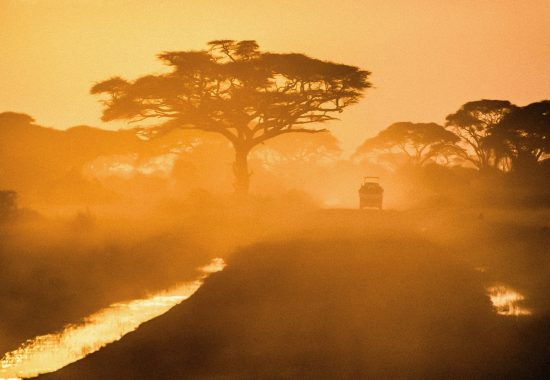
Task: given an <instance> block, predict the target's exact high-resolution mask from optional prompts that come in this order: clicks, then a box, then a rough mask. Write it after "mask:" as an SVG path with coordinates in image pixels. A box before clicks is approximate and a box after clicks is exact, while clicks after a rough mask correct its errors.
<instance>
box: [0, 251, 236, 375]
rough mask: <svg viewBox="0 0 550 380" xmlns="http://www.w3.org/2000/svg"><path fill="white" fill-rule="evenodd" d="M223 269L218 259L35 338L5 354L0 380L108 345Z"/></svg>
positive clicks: (34, 371) (39, 370)
mask: <svg viewBox="0 0 550 380" xmlns="http://www.w3.org/2000/svg"><path fill="white" fill-rule="evenodd" d="M224 266H225V264H224V262H223V260H222V259H214V260H213V261H212V263H211V264H210V265H209V266H207V267H204V268H201V269H202V270H203V271H204V272H205V275H204V276H202V277H201V278H200V279H198V280H197V281H194V282H191V283H186V284H184V285H181V286H179V287H177V288H174V289H172V290H169V291H166V292H162V293H160V294H156V295H154V296H152V297H150V298H147V299H142V300H136V301H132V302H127V303H117V304H113V305H111V306H110V307H109V308H107V309H104V310H101V311H99V312H98V313H96V314H93V315H92V316H90V317H88V318H86V319H85V320H84V322H83V323H82V324H78V325H70V326H67V327H66V328H65V330H64V331H63V332H61V333H59V334H48V335H42V336H39V337H36V338H35V339H32V340H29V341H27V342H26V343H24V344H23V345H22V346H21V347H20V348H19V349H17V350H15V351H12V352H8V353H7V354H6V355H5V356H4V358H2V360H1V361H0V380H15V379H18V378H23V377H32V376H36V375H39V374H41V373H47V372H53V371H56V370H58V369H59V368H61V367H64V366H66V365H67V364H70V363H72V362H74V361H76V360H79V359H81V358H83V357H85V356H86V355H88V354H89V353H92V352H94V351H97V350H99V349H100V348H101V347H103V346H105V345H107V344H108V343H111V342H114V341H116V340H119V339H120V338H121V337H122V336H124V335H125V334H127V333H129V332H131V331H133V330H135V329H136V328H137V327H138V326H139V325H140V324H142V323H143V322H146V321H148V320H150V319H152V318H154V317H156V316H159V315H161V314H164V313H165V312H167V311H168V310H169V309H170V308H172V307H173V306H175V305H176V304H178V303H180V302H181V301H183V300H184V299H186V298H188V297H189V296H191V295H192V294H193V293H194V292H195V291H196V290H197V289H198V288H199V287H200V286H201V284H202V280H203V279H204V278H205V277H206V276H207V275H208V274H209V273H212V272H217V271H220V270H222V269H223V267H224Z"/></svg>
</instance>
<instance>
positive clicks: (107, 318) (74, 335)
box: [0, 259, 531, 380]
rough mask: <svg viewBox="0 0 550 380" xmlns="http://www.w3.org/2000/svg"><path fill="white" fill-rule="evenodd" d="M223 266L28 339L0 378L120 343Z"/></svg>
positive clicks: (508, 292) (499, 296)
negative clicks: (54, 331) (172, 287)
mask: <svg viewBox="0 0 550 380" xmlns="http://www.w3.org/2000/svg"><path fill="white" fill-rule="evenodd" d="M224 266H225V264H224V262H223V260H222V259H214V260H213V261H212V263H211V264H210V265H209V266H207V267H204V268H201V269H202V270H203V271H204V272H205V274H204V276H202V277H201V278H199V279H198V280H197V281H194V282H190V283H185V284H183V285H181V286H178V287H176V288H174V289H172V290H169V291H166V292H162V293H159V294H156V295H154V296H151V297H149V298H147V299H142V300H135V301H131V302H127V303H116V304H113V305H111V306H110V307H109V308H107V309H104V310H101V311H99V312H98V313H96V314H93V315H92V316H90V317H88V318H86V319H85V320H84V322H83V323H81V324H77V325H70V326H67V327H66V328H65V330H64V331H62V332H61V333H58V334H48V335H43V336H39V337H36V338H35V339H32V340H29V341H27V342H26V343H24V344H23V345H22V346H21V347H20V348H19V349H17V350H15V351H12V352H8V353H7V354H6V355H5V356H4V357H3V358H2V360H0V380H18V379H21V378H24V377H32V376H36V375H38V374H41V373H47V372H53V371H56V370H58V369H59V368H61V367H64V366H66V365H67V364H70V363H72V362H74V361H76V360H79V359H81V358H83V357H85V356H86V355H88V354H89V353H92V352H94V351H97V350H99V349H100V348H101V347H103V346H105V345H107V344H108V343H111V342H114V341H116V340H119V339H120V338H121V337H122V336H124V335H125V334H127V333H129V332H131V331H133V330H135V329H136V328H137V327H138V326H139V325H140V324H142V323H143V322H146V321H148V320H150V319H152V318H154V317H156V316H159V315H161V314H164V313H165V312H167V311H168V310H169V309H170V308H172V307H173V306H175V305H176V304H178V303H180V302H181V301H183V300H185V299H186V298H188V297H189V296H191V295H192V294H193V293H194V292H195V291H196V290H197V289H198V288H199V287H200V286H201V284H202V280H203V279H204V278H205V277H206V276H208V274H209V273H212V272H217V271H220V270H222V269H223V267H224ZM476 270H479V269H478V268H476ZM486 290H487V293H488V295H489V297H490V298H491V301H492V303H493V307H494V309H495V311H496V312H497V313H498V314H501V315H508V316H511V315H515V316H519V315H528V314H531V312H530V311H529V310H526V309H524V308H522V306H521V302H520V301H521V300H523V299H524V297H523V296H522V295H521V294H519V293H517V292H516V291H514V290H513V289H511V288H509V287H507V286H506V285H502V284H500V285H495V286H491V287H488V288H487V289H486Z"/></svg>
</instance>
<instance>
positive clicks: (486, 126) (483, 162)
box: [445, 99, 514, 169]
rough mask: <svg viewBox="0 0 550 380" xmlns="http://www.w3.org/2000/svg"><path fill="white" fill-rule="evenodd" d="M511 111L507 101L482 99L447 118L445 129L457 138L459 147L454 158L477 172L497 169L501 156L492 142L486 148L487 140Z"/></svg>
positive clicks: (511, 107) (498, 148)
mask: <svg viewBox="0 0 550 380" xmlns="http://www.w3.org/2000/svg"><path fill="white" fill-rule="evenodd" d="M513 108H514V106H513V105H512V104H511V103H510V102H509V101H507V100H487V99H483V100H478V101H474V102H468V103H465V104H464V105H463V106H462V107H460V109H459V110H458V111H457V112H455V113H454V114H450V115H448V116H447V117H446V120H447V122H446V123H445V127H446V128H448V129H450V130H452V131H453V132H454V133H455V134H456V135H457V136H459V137H460V139H461V142H462V145H463V147H462V149H457V150H456V153H457V155H459V156H460V157H462V158H463V159H465V160H467V161H469V162H471V163H472V164H474V165H475V166H476V167H477V168H479V169H488V168H498V167H499V165H500V164H501V160H502V159H503V158H504V157H505V156H504V155H503V152H502V149H501V148H500V147H499V146H498V144H497V142H496V141H495V140H493V142H492V143H491V144H487V137H488V136H489V133H490V130H491V129H492V128H493V127H494V126H496V125H498V124H499V123H500V122H501V120H502V118H503V117H504V116H505V115H506V114H508V113H509V112H510V111H511V110H512V109H513Z"/></svg>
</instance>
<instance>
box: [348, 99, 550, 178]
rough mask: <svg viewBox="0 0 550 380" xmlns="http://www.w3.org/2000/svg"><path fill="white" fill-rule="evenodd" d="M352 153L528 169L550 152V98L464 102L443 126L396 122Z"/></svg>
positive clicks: (419, 161)
mask: <svg viewBox="0 0 550 380" xmlns="http://www.w3.org/2000/svg"><path fill="white" fill-rule="evenodd" d="M353 157H354V158H357V159H371V160H372V159H375V160H378V161H379V162H380V161H381V162H386V163H389V164H390V165H393V166H394V167H395V166H399V165H401V164H410V165H415V166H422V165H425V164H427V163H430V162H431V163H433V162H435V163H442V164H445V165H449V164H454V165H457V164H460V165H464V166H470V167H475V168H477V169H479V170H481V171H495V170H496V171H503V172H517V173H529V172H532V171H533V170H536V169H537V168H538V167H540V166H541V164H546V163H545V160H547V159H548V158H549V157H550V101H549V100H543V101H540V102H536V103H532V104H529V105H527V106H525V107H518V106H516V105H513V104H512V103H510V102H509V101H505V100H486V99H484V100H479V101H473V102H468V103H466V104H464V105H463V106H462V107H460V109H459V110H458V111H456V112H455V113H453V114H450V115H448V116H447V117H446V123H445V125H443V126H442V125H438V124H435V123H412V122H399V123H394V124H392V125H390V126H389V127H388V128H386V129H385V130H383V131H381V132H380V133H379V134H378V135H377V136H375V137H373V138H369V139H367V140H366V141H365V142H364V143H363V144H362V145H361V146H360V147H358V148H357V150H356V152H355V154H354V156H353Z"/></svg>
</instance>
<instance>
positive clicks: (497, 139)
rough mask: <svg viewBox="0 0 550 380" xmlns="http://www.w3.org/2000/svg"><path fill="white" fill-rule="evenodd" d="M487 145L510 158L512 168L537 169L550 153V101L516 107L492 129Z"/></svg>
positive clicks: (516, 169) (518, 169)
mask: <svg viewBox="0 0 550 380" xmlns="http://www.w3.org/2000/svg"><path fill="white" fill-rule="evenodd" d="M489 132H490V135H489V136H488V138H487V144H488V145H489V146H492V147H495V150H498V151H499V152H500V154H501V155H503V156H506V157H508V158H509V159H510V161H511V170H514V171H522V170H529V169H532V168H534V167H535V166H536V165H537V163H538V162H539V161H540V160H541V159H542V158H544V157H545V155H548V154H550V100H543V101H540V102H536V103H531V104H529V105H527V106H525V107H514V108H513V109H512V110H511V112H509V113H508V114H506V115H505V116H504V117H503V118H502V120H501V122H500V123H498V124H496V125H494V126H492V127H491V128H490V129H489Z"/></svg>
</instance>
